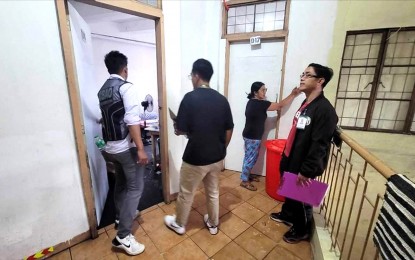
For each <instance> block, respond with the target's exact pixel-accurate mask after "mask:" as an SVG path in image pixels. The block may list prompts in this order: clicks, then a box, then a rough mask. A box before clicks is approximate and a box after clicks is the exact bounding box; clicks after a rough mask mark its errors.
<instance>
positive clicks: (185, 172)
mask: <svg viewBox="0 0 415 260" xmlns="http://www.w3.org/2000/svg"><path fill="white" fill-rule="evenodd" d="M222 168H223V160H221V161H219V162H216V163H213V164H209V165H204V166H195V165H191V164H188V163H186V162H183V164H182V168H181V169H180V191H179V195H178V197H177V204H176V215H177V216H176V222H177V224H179V225H181V226H186V224H187V220H188V218H189V213H190V210H191V209H192V203H193V197H194V195H195V191H196V189H197V188H198V187H199V184H200V182H201V181H203V184H204V185H205V194H206V202H207V204H206V206H207V212H208V215H209V222H210V223H211V224H212V225H215V226H217V225H218V224H219V173H220V172H221V170H222Z"/></svg>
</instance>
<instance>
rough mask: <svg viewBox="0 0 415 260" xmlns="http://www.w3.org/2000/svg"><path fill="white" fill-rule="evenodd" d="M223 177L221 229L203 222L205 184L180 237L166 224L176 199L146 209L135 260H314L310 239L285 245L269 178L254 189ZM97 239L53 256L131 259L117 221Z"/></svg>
mask: <svg viewBox="0 0 415 260" xmlns="http://www.w3.org/2000/svg"><path fill="white" fill-rule="evenodd" d="M220 178H221V181H220V194H221V196H220V224H219V229H220V231H219V233H218V234H217V235H215V236H212V235H210V234H209V232H208V230H207V229H206V228H205V225H204V223H203V217H202V216H203V215H204V214H206V207H205V206H206V205H205V195H204V193H203V192H204V189H203V186H201V187H200V188H199V190H198V191H197V192H196V195H195V198H194V202H193V205H192V207H193V209H192V211H191V213H190V217H189V223H188V225H187V227H186V234H185V235H183V236H179V235H177V234H176V233H174V232H173V231H170V230H169V229H168V228H167V227H166V226H165V225H164V223H163V217H164V215H166V214H174V211H175V201H174V202H172V203H171V204H169V205H166V204H164V203H160V204H158V205H155V206H153V207H151V208H148V209H146V210H144V211H143V212H142V214H141V217H139V218H138V219H137V221H136V222H135V229H134V230H135V232H134V235H135V237H136V239H137V241H139V242H141V243H143V244H144V245H145V246H146V249H145V251H144V252H143V253H142V254H140V255H138V256H135V257H131V258H132V259H192V260H194V259H268V260H271V259H273V260H274V259H288V260H289V259H293V260H294V259H295V260H308V259H312V252H311V246H310V243H308V242H301V243H299V244H296V245H291V244H287V243H285V242H284V241H283V240H282V235H283V234H284V233H285V232H286V231H287V230H288V227H287V226H285V225H284V224H280V223H277V222H274V221H272V220H270V219H269V213H270V212H277V211H279V210H280V208H281V203H279V202H276V201H274V200H273V199H271V198H270V197H269V196H268V195H267V193H266V192H265V190H264V189H265V178H261V181H260V182H259V183H254V184H255V185H256V186H257V187H258V190H257V191H255V192H253V191H249V190H247V189H244V188H242V187H240V186H239V183H240V179H239V173H238V172H234V171H228V170H226V171H224V172H223V173H222V174H221V177H220ZM98 233H99V237H98V238H97V239H95V240H87V241H85V242H83V243H81V244H78V245H76V246H73V247H72V248H70V249H67V250H65V251H63V252H61V253H59V254H57V255H55V256H52V257H51V258H49V259H53V260H58V259H59V260H66V259H74V260H78V259H94V260H95V259H107V260H109V259H129V258H130V257H129V256H128V255H126V254H125V253H124V252H123V251H121V250H118V249H113V248H112V247H111V240H112V239H113V238H114V236H115V235H116V230H114V228H113V225H110V226H107V227H105V228H102V229H100V230H99V231H98Z"/></svg>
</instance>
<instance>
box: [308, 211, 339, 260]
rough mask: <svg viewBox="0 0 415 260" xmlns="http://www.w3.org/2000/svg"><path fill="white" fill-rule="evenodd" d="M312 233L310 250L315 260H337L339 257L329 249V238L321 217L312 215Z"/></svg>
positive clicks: (315, 214)
mask: <svg viewBox="0 0 415 260" xmlns="http://www.w3.org/2000/svg"><path fill="white" fill-rule="evenodd" d="M313 216H314V231H313V236H312V238H311V248H312V250H313V255H314V259H315V260H338V259H340V257H339V256H337V255H336V253H335V252H334V250H332V249H331V237H330V233H329V232H328V230H327V228H326V227H325V221H324V218H323V216H321V215H320V214H317V213H314V214H313Z"/></svg>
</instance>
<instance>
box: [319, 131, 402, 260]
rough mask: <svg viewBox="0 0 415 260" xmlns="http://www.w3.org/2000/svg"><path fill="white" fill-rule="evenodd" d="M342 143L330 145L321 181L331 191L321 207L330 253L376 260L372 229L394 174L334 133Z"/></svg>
mask: <svg viewBox="0 0 415 260" xmlns="http://www.w3.org/2000/svg"><path fill="white" fill-rule="evenodd" d="M337 133H338V134H339V137H340V138H341V140H342V143H341V145H340V146H339V147H337V146H336V145H334V144H333V145H332V147H331V154H330V160H329V164H328V166H327V169H326V172H325V173H324V174H323V175H322V176H321V177H320V180H321V181H323V182H325V183H328V184H329V185H330V190H329V192H328V194H327V196H326V198H325V200H324V202H323V204H322V206H321V207H320V214H321V215H322V216H323V217H324V219H325V227H326V228H327V230H328V232H329V233H330V237H331V250H332V251H334V252H335V253H336V255H337V256H338V257H339V258H340V259H353V260H355V259H365V260H366V259H378V258H379V253H378V251H377V249H376V247H375V245H374V243H373V229H374V226H375V222H376V220H377V217H378V214H379V210H380V207H381V206H382V202H383V194H384V193H385V189H386V186H385V184H386V181H387V178H389V177H390V176H391V175H393V174H395V172H394V171H393V170H392V169H391V168H390V167H388V166H387V165H386V164H385V163H383V162H382V161H381V160H379V159H378V158H376V157H375V156H374V155H372V154H371V153H370V152H368V151H367V150H366V149H364V148H363V147H362V146H360V145H359V144H358V143H357V142H356V141H354V140H353V139H352V138H350V137H349V136H348V135H347V134H345V133H344V132H343V131H342V130H341V129H338V130H337Z"/></svg>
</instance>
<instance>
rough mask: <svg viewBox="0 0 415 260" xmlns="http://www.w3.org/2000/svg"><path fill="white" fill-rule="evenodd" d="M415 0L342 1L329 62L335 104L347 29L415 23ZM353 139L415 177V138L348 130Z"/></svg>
mask: <svg viewBox="0 0 415 260" xmlns="http://www.w3.org/2000/svg"><path fill="white" fill-rule="evenodd" d="M414 13H415V1H339V2H338V8H337V11H336V13H335V17H336V21H335V23H334V29H333V33H332V34H329V35H327V36H328V37H331V39H332V40H331V41H332V42H333V44H332V47H331V49H330V50H329V51H330V52H329V59H328V65H329V66H330V67H332V68H333V69H334V71H335V74H334V77H333V79H332V82H333V83H331V84H330V85H331V87H330V88H327V91H326V95H327V97H328V98H329V99H330V101H331V102H332V103H333V104H334V102H335V98H336V91H337V83H338V80H339V69H340V65H341V59H342V55H343V46H344V41H345V38H346V32H347V31H352V30H365V29H380V28H390V27H408V26H415V16H414ZM346 133H347V134H349V135H350V136H351V137H352V138H353V139H355V140H356V141H357V142H358V143H360V144H361V145H362V146H363V147H365V148H367V149H368V150H369V151H370V152H372V153H373V154H374V155H376V156H377V157H379V158H380V159H381V160H382V161H384V162H385V163H386V164H388V165H389V166H390V167H392V168H393V169H395V170H396V171H397V172H399V173H403V174H406V175H407V176H408V177H410V178H412V179H413V180H415V160H414V158H415V154H414V152H413V147H415V137H414V136H408V135H402V134H386V133H376V132H364V131H348V130H346Z"/></svg>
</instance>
